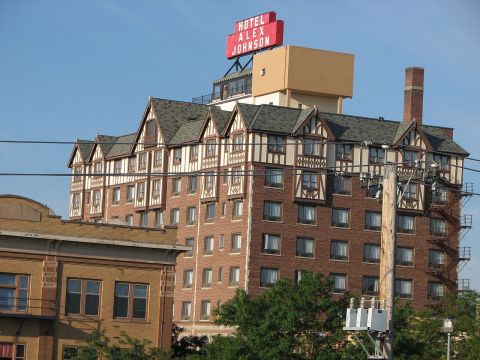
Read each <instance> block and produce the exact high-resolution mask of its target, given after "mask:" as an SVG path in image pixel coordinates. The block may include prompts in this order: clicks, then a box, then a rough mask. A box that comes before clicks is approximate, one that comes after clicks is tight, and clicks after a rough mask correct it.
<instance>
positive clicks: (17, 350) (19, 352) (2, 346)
mask: <svg viewBox="0 0 480 360" xmlns="http://www.w3.org/2000/svg"><path fill="white" fill-rule="evenodd" d="M0 359H2V360H7V359H15V360H23V359H26V357H25V344H12V343H0Z"/></svg>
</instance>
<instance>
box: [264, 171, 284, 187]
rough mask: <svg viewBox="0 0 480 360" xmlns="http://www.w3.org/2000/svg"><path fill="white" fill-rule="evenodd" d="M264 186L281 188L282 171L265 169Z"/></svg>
mask: <svg viewBox="0 0 480 360" xmlns="http://www.w3.org/2000/svg"><path fill="white" fill-rule="evenodd" d="M265 186H269V187H276V188H281V187H283V169H268V168H267V169H265Z"/></svg>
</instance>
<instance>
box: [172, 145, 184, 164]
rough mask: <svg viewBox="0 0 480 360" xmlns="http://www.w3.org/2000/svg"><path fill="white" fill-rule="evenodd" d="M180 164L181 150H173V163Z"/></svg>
mask: <svg viewBox="0 0 480 360" xmlns="http://www.w3.org/2000/svg"><path fill="white" fill-rule="evenodd" d="M181 162H182V148H176V149H175V150H173V163H174V164H177V165H178V164H180V163H181Z"/></svg>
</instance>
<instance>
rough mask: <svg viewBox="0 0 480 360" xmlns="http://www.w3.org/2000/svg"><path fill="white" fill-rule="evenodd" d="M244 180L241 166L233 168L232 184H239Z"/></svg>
mask: <svg viewBox="0 0 480 360" xmlns="http://www.w3.org/2000/svg"><path fill="white" fill-rule="evenodd" d="M241 182H242V168H241V167H240V166H238V167H234V168H233V169H232V184H233V185H238V184H240V183H241Z"/></svg>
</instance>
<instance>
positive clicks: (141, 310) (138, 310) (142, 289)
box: [132, 285, 148, 319]
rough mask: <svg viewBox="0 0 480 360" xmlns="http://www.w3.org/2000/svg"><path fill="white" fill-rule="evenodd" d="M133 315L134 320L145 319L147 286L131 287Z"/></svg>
mask: <svg viewBox="0 0 480 360" xmlns="http://www.w3.org/2000/svg"><path fill="white" fill-rule="evenodd" d="M133 287H134V290H133V315H132V317H133V318H135V319H145V317H146V314H147V290H148V289H147V285H133Z"/></svg>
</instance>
